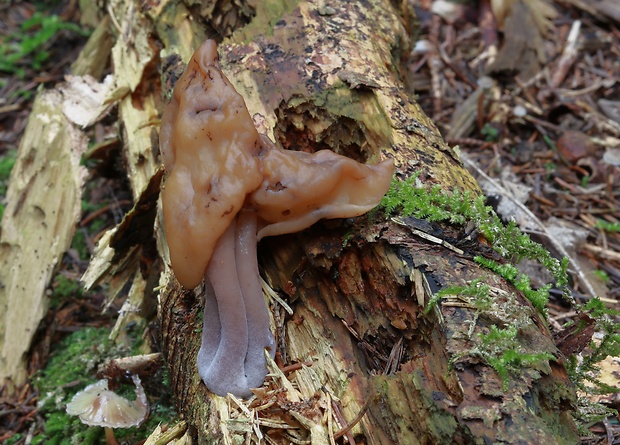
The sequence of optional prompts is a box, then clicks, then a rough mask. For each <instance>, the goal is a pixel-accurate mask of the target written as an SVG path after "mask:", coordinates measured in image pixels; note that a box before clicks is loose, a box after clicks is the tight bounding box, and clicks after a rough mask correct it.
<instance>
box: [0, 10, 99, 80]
mask: <svg viewBox="0 0 620 445" xmlns="http://www.w3.org/2000/svg"><path fill="white" fill-rule="evenodd" d="M60 30H69V31H72V32H75V33H77V34H80V35H87V34H88V33H87V32H85V31H83V30H82V29H81V28H80V27H79V26H78V25H76V24H75V23H68V22H65V21H63V20H62V19H61V18H60V17H58V16H57V15H49V14H46V13H44V12H41V11H36V12H35V13H34V14H33V15H32V16H31V17H30V18H29V19H28V20H25V21H24V22H23V23H22V24H21V28H20V30H19V31H16V32H12V33H10V34H7V35H5V36H4V37H3V38H2V40H0V71H3V72H6V73H9V74H15V75H17V76H18V77H23V76H24V74H25V69H24V65H25V64H26V63H27V64H29V65H30V66H31V67H32V68H33V69H34V70H39V69H40V68H41V66H42V64H43V63H44V62H45V61H46V60H48V58H49V52H48V51H47V49H46V47H47V45H48V44H49V41H50V40H51V39H52V37H53V36H54V35H55V34H56V33H57V32H58V31H60Z"/></svg>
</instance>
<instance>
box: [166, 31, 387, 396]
mask: <svg viewBox="0 0 620 445" xmlns="http://www.w3.org/2000/svg"><path fill="white" fill-rule="evenodd" d="M160 149H161V151H162V158H163V162H164V166H165V168H166V171H167V172H168V177H167V180H166V183H165V187H164V190H163V191H162V205H163V214H164V230H165V233H166V239H167V242H168V247H169V250H170V262H171V267H172V269H173V271H174V274H175V276H176V278H177V279H178V281H179V283H181V285H183V286H184V287H186V288H194V287H196V286H197V285H199V284H200V282H201V280H202V277H203V275H204V276H205V278H206V280H205V289H206V293H205V294H206V295H205V306H204V320H203V332H202V344H201V347H200V350H199V352H198V359H197V367H198V372H199V374H200V376H201V378H202V380H203V381H204V383H205V384H206V386H207V388H209V390H211V391H212V392H214V393H215V394H218V395H226V394H227V393H232V394H234V395H236V396H238V397H248V396H250V395H251V394H252V393H251V391H250V388H255V387H258V386H260V385H262V383H263V381H264V379H265V376H266V374H267V368H266V361H265V356H264V350H265V349H267V350H268V351H269V353H270V354H271V355H272V356H273V355H274V354H275V350H274V349H275V348H274V339H273V334H272V333H271V330H270V328H269V314H268V309H267V306H266V304H265V302H264V300H263V296H262V290H261V286H260V278H259V271H258V263H257V258H256V244H257V242H258V240H259V239H261V238H262V237H265V236H273V235H280V234H285V233H292V232H297V231H300V230H303V229H305V228H307V227H309V226H311V225H312V224H314V223H315V222H316V221H318V220H319V219H324V218H348V217H354V216H359V215H361V214H363V213H366V212H367V211H369V210H370V209H372V208H373V207H375V206H376V205H377V204H378V203H379V201H380V200H381V198H382V197H383V195H384V194H385V192H386V191H387V189H388V188H389V185H390V181H391V178H392V175H393V172H394V166H393V161H392V160H386V161H384V162H381V163H379V164H376V165H365V164H361V163H358V162H356V161H354V160H352V159H349V158H346V157H343V156H339V155H336V154H335V153H333V152H331V151H329V150H322V151H319V152H317V153H314V154H308V153H301V152H294V151H289V150H283V149H281V148H279V147H277V146H276V145H275V144H274V143H273V142H272V141H271V140H269V138H268V137H267V136H264V135H259V134H258V132H257V130H256V128H255V127H254V124H253V121H252V118H251V116H250V114H249V112H248V110H247V108H246V106H245V102H244V100H243V97H241V95H240V94H239V93H237V91H236V90H235V89H234V87H233V86H232V84H231V83H230V81H229V80H228V79H227V78H226V77H225V76H224V74H223V73H222V71H221V70H220V67H219V63H218V59H217V49H216V44H215V42H214V41H212V40H208V41H206V42H205V43H204V44H202V46H201V47H200V48H198V50H196V52H195V53H194V55H193V56H192V59H191V61H190V62H189V64H188V66H187V69H186V71H185V72H184V73H183V75H182V76H181V78H180V79H179V81H178V82H177V85H176V86H175V88H174V93H173V98H172V100H171V102H170V104H169V105H168V106H167V108H166V110H165V111H164V114H163V116H162V124H161V129H160Z"/></svg>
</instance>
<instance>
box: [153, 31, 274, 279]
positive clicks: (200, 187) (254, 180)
mask: <svg viewBox="0 0 620 445" xmlns="http://www.w3.org/2000/svg"><path fill="white" fill-rule="evenodd" d="M160 149H161V153H162V158H163V161H164V166H165V167H166V171H167V172H168V173H169V176H168V178H167V180H166V184H165V187H164V190H163V192H162V202H163V212H164V229H165V231H166V240H167V242H168V247H169V248H170V262H171V264H172V268H173V270H174V273H175V276H176V277H177V279H178V280H179V282H180V283H181V284H182V285H183V286H184V287H186V288H189V289H191V288H193V287H195V286H197V285H198V284H199V283H200V281H201V280H202V276H203V274H204V271H205V269H206V268H207V265H208V264H209V260H210V258H211V253H212V252H213V249H214V248H215V244H216V242H217V240H218V239H219V238H220V236H222V234H223V233H224V231H225V230H226V228H227V227H228V226H229V225H230V224H231V222H232V220H233V219H234V218H235V216H236V215H237V213H238V212H239V210H240V209H241V207H242V206H243V202H244V200H245V197H246V195H247V194H248V193H250V192H251V191H253V190H255V189H256V188H257V187H258V186H259V185H260V183H261V181H262V174H261V171H260V170H261V168H260V164H259V160H258V154H259V152H260V150H261V143H260V139H259V135H258V132H257V131H256V128H254V124H253V122H252V118H251V117H250V115H249V113H248V110H247V108H246V106H245V102H244V101H243V97H241V95H240V94H239V93H237V92H236V91H235V89H234V88H233V87H232V85H231V84H230V82H229V80H228V79H227V78H226V77H225V76H224V74H222V72H221V71H220V68H219V64H218V61H217V51H216V47H215V42H214V41H212V40H208V41H207V42H205V43H203V44H202V45H201V46H200V48H198V49H197V50H196V52H195V53H194V55H193V56H192V59H191V60H190V62H189V64H188V65H187V69H186V70H185V72H184V73H183V75H182V76H181V78H180V79H179V80H178V82H177V84H176V86H175V88H174V94H173V97H172V100H171V101H170V104H168V106H167V107H166V110H165V111H164V114H163V116H162V122H161V129H160Z"/></svg>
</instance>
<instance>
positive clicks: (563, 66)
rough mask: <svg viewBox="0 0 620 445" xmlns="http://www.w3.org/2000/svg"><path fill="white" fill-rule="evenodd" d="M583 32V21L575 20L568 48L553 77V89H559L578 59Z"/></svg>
mask: <svg viewBox="0 0 620 445" xmlns="http://www.w3.org/2000/svg"><path fill="white" fill-rule="evenodd" d="M580 30H581V20H575V21H574V22H573V25H572V26H571V28H570V32H569V33H568V38H567V39H566V46H565V47H564V51H562V56H561V57H560V60H559V62H558V65H557V68H556V70H555V73H553V75H552V76H551V88H557V87H558V86H560V84H561V83H562V82H563V81H564V79H565V78H566V74H568V70H569V69H570V67H571V66H573V63H574V62H575V60H576V59H577V40H578V39H579V32H580Z"/></svg>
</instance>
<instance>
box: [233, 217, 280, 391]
mask: <svg viewBox="0 0 620 445" xmlns="http://www.w3.org/2000/svg"><path fill="white" fill-rule="evenodd" d="M257 231H258V230H257V216H256V212H254V211H248V210H242V211H241V212H239V215H238V216H237V224H236V237H237V240H236V245H235V260H236V263H237V275H238V279H239V282H240V283H241V293H242V295H243V304H244V306H245V312H246V319H247V322H248V335H249V338H248V352H247V354H246V356H245V364H244V366H245V374H246V377H247V382H248V385H249V387H250V388H256V387H258V386H261V385H262V384H263V381H264V380H265V376H266V375H267V363H266V361H265V352H264V350H265V348H267V350H268V351H269V353H270V354H271V356H272V357H274V356H275V341H274V338H273V334H272V332H271V329H269V309H268V308H267V304H266V303H265V299H264V297H263V290H262V286H261V284H260V275H259V271H258V257H257V254H256V246H257V240H256V234H257Z"/></svg>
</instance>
